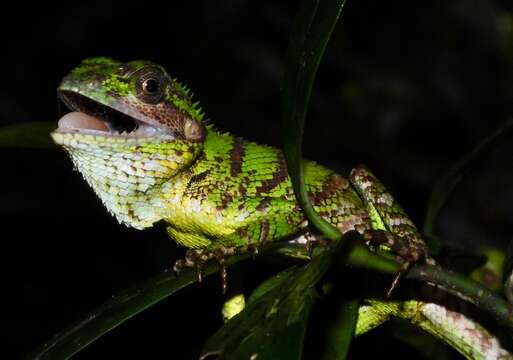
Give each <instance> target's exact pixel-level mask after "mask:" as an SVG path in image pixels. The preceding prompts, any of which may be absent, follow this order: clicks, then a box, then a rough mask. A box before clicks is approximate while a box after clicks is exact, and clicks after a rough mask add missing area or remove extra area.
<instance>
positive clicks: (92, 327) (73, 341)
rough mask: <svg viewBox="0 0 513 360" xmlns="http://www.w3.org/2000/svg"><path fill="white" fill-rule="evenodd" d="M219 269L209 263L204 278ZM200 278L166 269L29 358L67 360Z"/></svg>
mask: <svg viewBox="0 0 513 360" xmlns="http://www.w3.org/2000/svg"><path fill="white" fill-rule="evenodd" d="M248 256H249V255H241V256H236V257H232V258H229V259H227V261H226V265H230V264H233V263H234V262H237V261H240V260H243V259H245V258H247V257H248ZM218 270H219V269H218V266H217V265H216V264H210V265H207V266H205V267H204V268H203V269H202V275H203V276H204V277H205V276H208V275H211V274H213V273H215V272H216V271H218ZM197 278H198V275H197V270H196V269H186V270H184V271H183V272H182V273H181V274H180V275H179V276H176V275H175V273H174V272H173V271H172V270H166V271H164V272H162V273H161V274H159V275H157V276H155V277H153V278H151V279H149V280H147V281H145V282H143V283H141V284H138V285H135V286H133V287H131V288H129V289H127V290H125V291H123V292H121V293H120V294H118V295H116V296H114V297H113V298H112V299H111V300H109V301H108V302H106V303H105V304H103V305H102V306H100V307H99V308H97V309H96V310H94V311H92V312H91V313H89V314H87V315H86V316H84V317H83V319H82V320H80V321H78V322H77V323H76V324H75V325H73V326H71V327H69V328H68V329H66V330H64V331H63V332H61V333H59V334H57V335H55V336H54V337H53V338H52V339H51V340H50V341H48V342H47V343H45V344H43V345H42V346H40V347H39V348H38V349H36V350H35V351H34V352H32V353H31V354H30V355H29V356H28V357H27V359H68V358H70V357H71V356H72V355H73V354H75V353H77V352H79V351H80V350H81V349H83V348H84V347H86V346H87V345H89V344H91V343H92V342H93V341H95V340H96V339H98V338H99V337H101V336H103V335H105V334H106V333H107V332H109V331H111V330H112V329H114V328H116V327H117V326H119V325H120V324H122V323H123V322H124V321H126V320H128V319H130V318H131V317H133V316H134V315H137V314H138V313H140V312H141V311H143V310H145V309H147V308H149V307H150V306H152V305H155V304H156V303H158V302H159V301H161V300H163V299H165V298H166V297H168V296H170V295H172V294H173V293H175V292H177V291H178V290H180V289H182V288H184V287H186V286H187V285H190V284H192V283H194V282H196V281H197Z"/></svg>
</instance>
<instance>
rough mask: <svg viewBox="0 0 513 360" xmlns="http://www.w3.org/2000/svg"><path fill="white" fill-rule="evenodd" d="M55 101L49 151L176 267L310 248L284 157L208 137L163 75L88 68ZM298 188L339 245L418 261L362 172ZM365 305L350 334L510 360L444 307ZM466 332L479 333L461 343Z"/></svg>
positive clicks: (410, 233) (180, 89)
mask: <svg viewBox="0 0 513 360" xmlns="http://www.w3.org/2000/svg"><path fill="white" fill-rule="evenodd" d="M58 93H59V96H60V98H61V99H62V100H63V101H64V103H66V104H67V106H68V107H69V108H70V109H71V110H72V112H71V113H69V114H66V115H65V116H63V117H62V118H61V119H60V120H59V124H58V128H57V129H56V130H55V131H54V132H53V133H52V134H51V136H52V138H53V140H54V141H55V142H56V143H57V144H58V145H60V146H62V147H63V148H64V149H65V150H66V151H67V152H68V154H69V155H70V157H71V159H72V161H73V163H74V164H75V166H76V168H77V169H78V170H79V171H80V172H81V173H82V175H83V176H84V178H85V179H86V181H87V182H88V183H89V185H90V186H91V187H92V188H93V190H94V191H95V192H96V194H97V195H98V196H99V197H100V199H101V201H102V202H103V204H104V205H105V207H106V208H107V209H108V210H109V211H110V212H111V213H112V214H113V215H114V216H115V217H116V218H117V219H118V220H119V221H120V222H121V223H124V224H126V225H128V226H131V227H134V228H137V229H144V228H148V227H151V226H153V224H155V223H157V222H159V221H163V222H165V223H166V224H167V230H168V233H169V235H170V236H171V237H172V238H173V239H174V240H175V241H176V242H177V243H179V244H181V245H183V246H185V247H186V248H188V249H190V250H189V255H188V256H187V257H186V259H185V261H183V262H181V263H179V265H180V266H179V267H181V266H196V265H198V264H200V265H201V263H202V262H204V261H206V260H208V259H209V258H212V257H215V258H218V257H219V256H221V257H222V256H226V255H229V254H233V253H236V252H239V251H248V250H252V249H253V250H254V249H258V248H259V247H260V246H262V245H264V244H265V243H268V242H272V241H278V240H287V239H289V240H291V241H297V242H302V241H305V239H310V238H315V235H316V234H315V232H314V230H313V229H312V228H311V227H310V226H309V224H308V221H307V220H306V218H305V216H304V214H303V213H302V211H301V209H300V207H299V205H298V203H297V202H296V198H295V196H294V192H293V190H292V186H291V182H290V179H289V176H288V173H287V167H286V163H285V160H284V158H283V155H282V153H281V151H280V150H278V149H275V148H272V147H268V146H264V145H259V144H256V143H253V142H250V141H246V140H243V139H241V138H238V137H235V136H233V135H230V134H228V133H221V132H219V131H217V130H216V129H214V127H213V126H211V125H205V123H204V121H203V113H202V111H201V109H200V108H199V106H198V104H197V103H193V102H192V99H191V95H190V92H189V90H188V89H187V88H186V87H185V86H183V85H182V84H180V83H179V82H178V81H176V80H175V79H173V78H171V77H170V76H169V75H168V74H167V73H166V72H165V70H164V69H163V68H162V67H160V66H158V65H156V64H153V63H151V62H148V61H132V62H128V63H121V62H118V61H115V60H112V59H108V58H93V59H87V60H84V61H83V62H82V63H81V64H80V65H79V66H78V67H77V68H75V69H74V70H73V71H72V72H71V73H70V74H68V75H67V76H66V77H65V78H64V79H63V80H62V82H61V84H60V85H59V88H58ZM305 177H306V184H307V187H308V191H309V195H310V198H311V201H312V203H313V205H314V208H315V209H316V211H317V212H318V213H319V214H320V215H321V216H322V217H323V218H324V219H326V220H327V221H329V222H330V223H332V224H333V225H335V226H336V227H337V228H338V229H339V230H340V231H341V232H342V233H345V232H347V231H352V230H356V231H358V232H360V233H362V234H363V235H364V238H365V239H366V240H367V241H369V242H370V241H377V242H378V243H385V245H387V246H388V247H389V248H390V249H391V250H392V251H393V252H394V253H395V254H397V255H398V257H399V258H400V259H402V260H403V261H404V264H409V263H412V262H416V261H419V260H421V261H422V260H426V259H427V255H426V246H425V245H424V242H423V241H422V239H421V237H420V235H419V233H418V231H417V229H416V228H415V226H414V224H413V223H412V222H411V220H410V219H409V218H408V217H407V215H406V214H405V212H404V211H403V210H402V208H401V207H400V206H399V204H398V203H397V202H396V201H395V200H394V198H393V197H392V196H391V195H390V194H389V193H388V191H387V190H386V189H385V187H384V186H383V185H382V184H381V183H380V182H379V181H378V180H377V179H376V177H375V176H374V175H373V174H372V173H371V172H370V171H369V170H367V169H366V168H365V167H357V168H356V169H353V170H352V171H351V174H350V176H349V179H346V178H344V177H342V176H340V175H338V174H336V173H335V172H333V171H331V170H329V169H327V168H324V167H322V166H320V165H318V164H316V163H314V162H305ZM428 260H429V259H428ZM370 304H371V306H362V307H361V308H360V316H359V320H358V327H357V333H358V334H359V333H363V332H365V331H368V330H370V329H371V328H373V327H375V326H377V325H379V324H380V323H382V322H384V321H386V320H387V319H388V318H389V317H390V316H396V317H402V318H406V319H409V320H410V321H412V322H413V323H415V324H417V325H419V326H421V327H423V328H426V329H427V331H429V332H431V333H433V334H434V335H435V336H438V337H440V338H441V339H443V340H444V341H446V342H448V343H449V344H451V345H453V346H455V348H456V349H457V350H458V351H460V352H461V353H462V354H463V355H465V356H466V357H468V358H490V351H492V352H493V354H496V355H498V356H492V357H493V358H511V357H510V355H509V353H507V352H505V350H503V349H501V348H500V347H499V346H496V343H495V342H493V341H495V339H494V338H493V337H492V336H491V335H490V334H489V333H488V332H487V331H486V330H484V329H481V328H480V327H479V325H478V324H475V323H472V322H468V321H467V320H466V318H464V317H463V318H462V319H463V320H464V321H460V320H458V321H456V320H455V319H456V318H455V316H454V314H449V315H447V314H446V313H447V311H446V310H445V308H443V307H442V306H438V305H435V304H428V303H420V302H417V303H415V302H407V303H405V304H409V305H408V306H409V307H408V306H403V305H401V304H399V303H397V304H396V303H388V302H379V301H378V302H374V303H372V302H371V303H370ZM398 304H399V305H398ZM412 309H417V310H418V311H417V310H416V311H412ZM421 310H422V311H424V310H426V311H424V312H425V313H422V314H420V311H421ZM419 314H420V315H419ZM433 319H435V320H436V321H438V320H440V319H441V320H444V321H445V320H447V321H445V322H440V321H438V322H436V321H434V320H433ZM437 319H438V320H437ZM465 321H467V322H465ZM469 324H470V325H469ZM469 326H471V327H472V329H477V330H475V331H473V332H471V333H468V331H467V330H468V329H469V328H470V327H469ZM480 329H481V330H480ZM478 330H479V331H478ZM489 339H493V341H490V340H489ZM476 354H477V355H476Z"/></svg>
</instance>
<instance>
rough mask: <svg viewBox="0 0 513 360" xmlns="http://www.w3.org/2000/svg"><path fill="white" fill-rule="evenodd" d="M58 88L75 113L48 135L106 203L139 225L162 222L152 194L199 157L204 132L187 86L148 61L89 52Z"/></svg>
mask: <svg viewBox="0 0 513 360" xmlns="http://www.w3.org/2000/svg"><path fill="white" fill-rule="evenodd" d="M57 92H58V95H59V97H60V98H61V99H62V101H63V102H64V103H65V104H66V105H67V107H68V108H69V109H70V110H71V111H72V112H71V113H68V114H66V115H64V116H63V117H62V118H61V119H60V120H59V123H58V128H57V129H56V130H55V131H54V132H52V133H51V136H52V138H53V140H54V141H55V142H56V143H57V144H58V145H60V146H62V147H63V148H64V149H65V150H66V152H67V153H68V154H69V155H70V157H71V159H72V161H73V162H74V164H75V167H76V168H77V169H78V170H79V171H80V172H81V173H82V175H83V176H84V178H85V179H86V181H87V182H88V183H89V185H91V187H92V188H93V189H94V191H95V192H96V193H97V194H98V196H99V197H100V198H101V200H102V202H103V203H104V204H105V206H106V207H107V209H108V210H109V211H110V212H111V213H113V214H114V215H115V216H116V218H117V219H118V220H119V221H121V222H123V223H125V224H127V225H130V226H133V227H136V228H144V227H148V226H151V225H152V224H153V223H154V222H155V221H158V220H159V219H160V217H159V215H158V214H157V212H156V209H158V207H159V204H156V203H154V202H155V201H157V200H158V198H159V197H158V196H155V192H156V191H162V189H161V188H162V187H163V186H164V185H165V184H166V183H167V182H169V180H170V179H171V178H173V177H175V176H176V175H177V174H178V173H180V172H181V171H184V170H185V169H187V168H188V167H189V166H190V165H191V164H192V163H193V162H194V161H195V159H196V158H197V157H198V155H199V154H200V153H201V150H202V148H203V140H204V138H205V136H206V130H205V127H204V125H203V124H202V122H201V120H202V117H203V114H202V112H201V110H200V109H199V107H198V105H197V103H193V102H192V100H191V96H190V95H189V91H188V90H187V88H185V87H184V86H183V85H181V84H180V83H178V82H177V81H176V80H174V79H173V78H171V77H170V76H169V75H168V74H167V73H166V71H165V70H164V69H163V68H162V67H160V66H159V65H156V64H154V63H151V62H148V61H132V62H128V63H122V62H118V61H115V60H112V59H109V58H92V59H87V60H84V61H83V62H82V63H80V65H79V66H78V67H76V68H75V69H74V70H72V71H71V72H70V73H69V74H68V75H66V76H65V77H64V79H63V80H62V82H61V83H60V85H59V87H58V89H57ZM152 195H153V196H152Z"/></svg>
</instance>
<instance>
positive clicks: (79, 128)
mask: <svg viewBox="0 0 513 360" xmlns="http://www.w3.org/2000/svg"><path fill="white" fill-rule="evenodd" d="M59 97H60V99H61V100H62V101H63V102H64V103H65V104H66V106H67V107H68V108H69V109H70V110H71V111H72V112H70V113H68V114H66V115H64V116H63V117H62V118H60V120H59V123H58V129H57V131H58V132H64V133H80V134H94V135H103V136H117V137H135V138H141V137H152V136H157V135H159V134H161V135H167V136H168V137H169V134H167V133H163V131H162V129H159V128H157V127H154V126H151V125H149V124H147V123H145V122H142V121H141V120H138V119H136V118H134V117H132V116H129V115H127V114H125V113H123V112H121V111H119V110H116V109H114V108H112V107H109V106H106V105H103V104H101V103H99V102H96V101H94V100H91V99H89V98H88V97H86V96H83V95H80V94H78V93H75V92H72V91H59Z"/></svg>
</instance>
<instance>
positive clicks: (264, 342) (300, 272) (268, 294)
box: [201, 251, 333, 360]
mask: <svg viewBox="0 0 513 360" xmlns="http://www.w3.org/2000/svg"><path fill="white" fill-rule="evenodd" d="M332 255H333V251H325V252H323V253H322V254H321V255H319V256H316V257H314V259H313V260H312V261H311V262H310V263H309V264H307V265H305V266H303V267H292V268H289V269H287V270H285V271H284V272H281V273H279V274H278V275H276V276H274V277H273V278H271V279H269V280H267V281H266V282H264V283H263V284H262V285H261V287H260V289H257V290H256V292H255V293H254V294H253V296H251V298H250V301H249V302H248V306H247V307H246V309H244V311H242V312H241V313H239V314H238V315H236V316H235V317H233V318H232V319H230V320H229V321H228V322H227V323H226V324H225V325H224V326H223V327H222V328H221V329H219V330H218V331H217V332H216V333H215V334H214V335H213V336H212V337H211V338H210V339H209V340H208V341H207V343H206V344H205V346H204V348H203V351H202V356H201V358H202V359H204V358H207V357H208V356H210V355H218V356H219V357H218V359H250V358H253V357H255V356H256V358H257V359H258V360H267V359H301V354H302V349H303V339H304V334H305V330H306V324H307V321H308V316H309V314H310V309H311V307H312V305H313V304H314V301H315V299H316V298H317V293H316V291H315V289H314V288H313V287H314V285H315V284H316V283H317V282H318V281H319V280H320V279H321V277H322V275H323V274H324V273H325V272H326V270H327V269H328V266H329V264H330V259H331V256H332Z"/></svg>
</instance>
